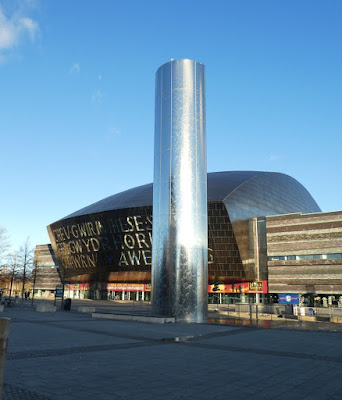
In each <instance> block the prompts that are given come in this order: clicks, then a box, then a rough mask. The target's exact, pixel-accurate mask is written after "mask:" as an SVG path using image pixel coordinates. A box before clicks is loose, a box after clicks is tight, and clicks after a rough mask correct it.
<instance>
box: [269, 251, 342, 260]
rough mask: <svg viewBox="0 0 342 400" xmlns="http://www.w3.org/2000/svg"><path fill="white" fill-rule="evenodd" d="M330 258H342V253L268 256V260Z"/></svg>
mask: <svg viewBox="0 0 342 400" xmlns="http://www.w3.org/2000/svg"><path fill="white" fill-rule="evenodd" d="M329 258H342V253H330V254H302V255H298V256H272V257H267V260H268V261H286V260H327V259H329Z"/></svg>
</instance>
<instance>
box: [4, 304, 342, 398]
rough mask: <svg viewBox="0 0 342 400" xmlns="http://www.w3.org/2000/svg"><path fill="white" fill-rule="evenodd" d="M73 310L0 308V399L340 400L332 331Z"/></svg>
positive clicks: (339, 361) (340, 349)
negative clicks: (2, 344) (3, 322)
mask: <svg viewBox="0 0 342 400" xmlns="http://www.w3.org/2000/svg"><path fill="white" fill-rule="evenodd" d="M73 304H74V303H73ZM87 304H88V305H89V302H88V303H87ZM103 304H105V303H103ZM106 304H108V303H106ZM104 307H105V308H106V311H107V312H110V311H111V308H110V306H109V305H105V306H104ZM122 307H123V308H124V305H122ZM76 310H77V307H76V308H75V309H74V307H72V308H71V311H57V312H54V313H43V312H36V311H35V310H34V308H31V307H30V306H28V305H26V307H24V308H23V309H20V308H17V307H13V308H6V309H5V311H4V312H3V313H2V316H3V317H9V318H11V327H10V336H9V346H8V352H7V360H6V366H5V378H4V388H3V400H31V399H37V400H62V399H63V400H69V399H70V400H74V399H97V400H107V399H108V400H109V399H110V400H112V399H139V400H145V399H165V400H167V399H203V400H204V399H205V400H208V399H225V400H229V399H237V400H239V399H248V398H253V399H277V400H296V399H298V400H299V399H300V400H302V399H310V400H315V399H317V400H327V399H331V400H332V399H335V400H341V399H342V378H341V377H342V332H341V331H336V332H331V331H323V330H297V329H263V328H257V327H251V326H249V327H248V326H247V327H244V326H232V325H215V324H179V323H177V324H151V323H142V322H123V321H114V320H107V319H97V318H96V319H95V318H92V317H91V314H90V313H79V312H77V311H76ZM138 311H139V310H138ZM141 312H143V310H141Z"/></svg>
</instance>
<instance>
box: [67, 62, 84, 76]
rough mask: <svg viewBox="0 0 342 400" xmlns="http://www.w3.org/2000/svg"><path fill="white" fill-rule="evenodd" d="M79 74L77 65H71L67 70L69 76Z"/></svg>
mask: <svg viewBox="0 0 342 400" xmlns="http://www.w3.org/2000/svg"><path fill="white" fill-rule="evenodd" d="M80 72H81V66H80V64H79V63H74V64H72V66H71V68H70V69H69V73H70V74H79V73H80Z"/></svg>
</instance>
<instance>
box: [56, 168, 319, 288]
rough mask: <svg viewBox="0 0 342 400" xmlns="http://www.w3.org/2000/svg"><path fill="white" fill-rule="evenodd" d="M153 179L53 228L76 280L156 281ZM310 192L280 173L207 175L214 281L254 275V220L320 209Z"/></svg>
mask: <svg viewBox="0 0 342 400" xmlns="http://www.w3.org/2000/svg"><path fill="white" fill-rule="evenodd" d="M152 190H153V189H152V184H149V185H144V186H140V187H137V188H134V189H130V190H128V191H125V192H122V193H118V194H116V195H114V196H110V197H108V198H106V199H104V200H101V201H99V202H97V203H94V204H92V205H90V206H88V207H85V208H83V209H82V210H79V211H76V212H75V213H73V214H70V215H69V216H67V217H65V218H63V219H61V220H59V221H57V222H55V223H53V224H51V225H49V226H48V232H49V236H50V239H51V245H52V248H53V250H54V252H55V255H56V258H57V260H58V265H59V266H61V267H63V266H64V267H65V270H64V271H65V278H66V280H70V281H74V282H82V281H91V282H150V280H151V260H152ZM319 211H320V208H319V207H318V205H317V203H316V202H315V201H314V199H313V198H312V197H311V195H310V194H309V192H308V191H307V190H306V189H305V188H304V187H303V186H302V185H301V184H300V183H298V182H297V181H296V180H295V179H293V178H291V177H289V176H287V175H284V174H279V173H272V172H255V171H232V172H217V173H209V174H208V275H209V276H208V279H209V282H213V281H216V280H220V281H224V282H235V281H244V280H251V279H253V268H251V266H250V265H249V264H248V259H249V256H250V254H249V248H248V242H249V237H248V234H249V233H248V229H250V224H249V222H248V221H249V219H250V218H253V217H258V216H267V215H276V214H285V213H294V212H302V213H312V212H319Z"/></svg>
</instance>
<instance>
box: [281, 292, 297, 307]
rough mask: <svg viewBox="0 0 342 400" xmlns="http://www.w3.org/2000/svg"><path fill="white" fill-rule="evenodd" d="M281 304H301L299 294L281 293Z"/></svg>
mask: <svg viewBox="0 0 342 400" xmlns="http://www.w3.org/2000/svg"><path fill="white" fill-rule="evenodd" d="M278 297H279V304H297V305H299V294H279V295H278Z"/></svg>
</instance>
